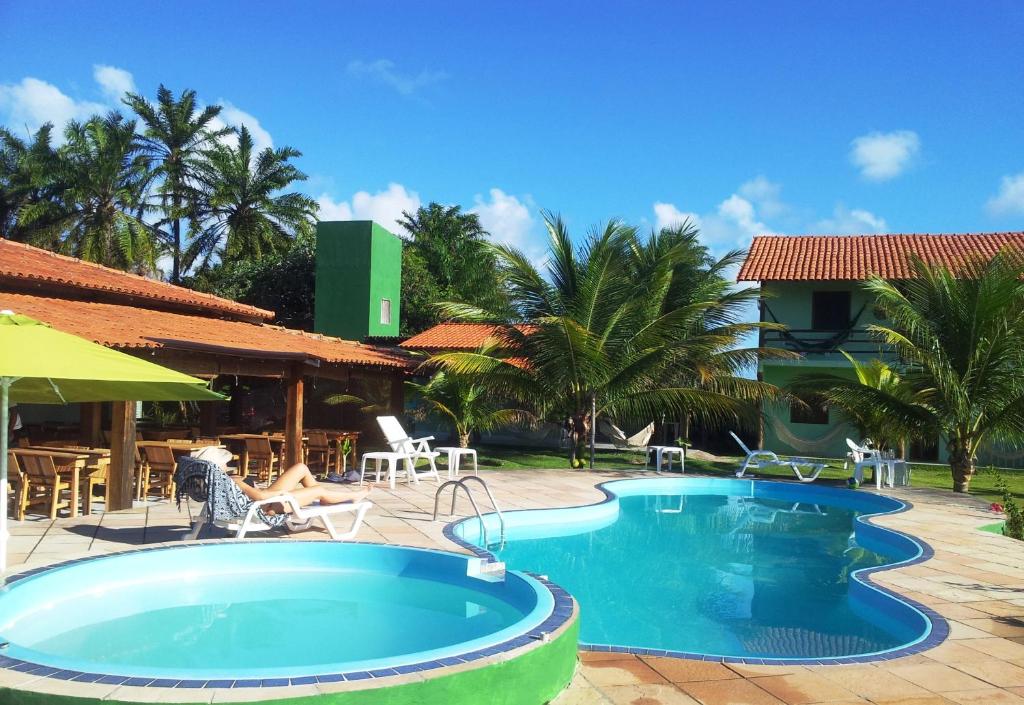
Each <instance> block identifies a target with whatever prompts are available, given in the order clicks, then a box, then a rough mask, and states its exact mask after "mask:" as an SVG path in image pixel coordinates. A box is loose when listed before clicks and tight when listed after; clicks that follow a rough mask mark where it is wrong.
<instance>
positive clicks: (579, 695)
mask: <svg viewBox="0 0 1024 705" xmlns="http://www.w3.org/2000/svg"><path fill="white" fill-rule="evenodd" d="M480 474H481V475H482V476H483V477H484V478H486V480H487V482H488V483H489V484H490V485H491V487H492V490H493V491H494V494H495V496H496V497H497V499H498V501H499V502H500V504H501V507H502V509H529V508H545V507H564V506H572V505H579V504H590V503H593V502H597V501H600V500H602V499H603V498H604V495H603V494H602V493H601V492H600V491H599V490H597V489H596V488H595V485H597V484H598V483H600V482H606V481H608V480H613V479H621V478H627V477H641V476H648V477H649V476H651V474H650V473H647V474H645V473H637V472H599V473H591V472H585V471H567V470H549V471H546V470H523V471H513V470H503V471H486V470H484V471H481V473H480ZM436 487H437V486H436V484H434V483H433V482H423V483H421V484H420V485H418V486H413V487H408V486H405V485H401V484H400V485H399V486H398V488H397V489H395V490H390V489H388V488H386V487H382V488H378V489H376V490H375V492H374V494H373V496H372V497H371V499H372V500H373V502H374V503H375V505H376V506H375V508H374V509H373V510H372V511H371V512H370V514H369V515H368V516H367V520H366V525H365V526H364V528H363V530H362V532H361V533H360V536H359V540H362V541H374V542H382V543H397V544H404V545H409V546H423V547H428V548H442V549H446V550H460V549H459V548H458V547H457V546H455V545H454V544H453V543H451V542H450V541H449V540H448V539H447V538H445V536H444V534H443V527H444V524H445V523H446V521H438V522H433V521H431V514H432V512H433V504H434V499H433V498H434V491H435V490H436ZM859 491H868V490H859ZM886 493H887V494H891V495H892V496H895V497H898V498H901V499H906V500H908V501H910V502H912V503H913V505H914V506H913V508H912V509H911V510H910V511H907V512H903V513H900V514H895V515H891V516H885V517H880V518H878V519H876V520H875V521H876V522H877V523H878V524H880V525H883V526H889V527H892V528H894V529H898V530H900V531H903V532H906V533H909V534H912V535H914V536H917V537H919V538H921V539H923V540H924V541H926V542H927V543H928V544H929V545H930V546H931V547H932V548H933V549H934V551H935V555H934V556H933V557H932V558H931V559H929V560H928V561H926V562H923V563H919V564H917V565H913V566H909V567H906V568H898V569H894V570H891V571H886V572H883V573H879V574H875V575H874V576H873V579H874V580H875V581H876V582H878V583H880V584H883V585H885V586H886V587H889V588H890V589H892V590H894V591H896V592H899V593H901V594H903V595H905V596H907V597H909V598H911V599H913V600H916V601H917V602H920V603H922V604H925V605H927V606H928V607H931V608H932V609H934V610H935V611H936V612H938V613H939V614H941V615H943V616H944V617H945V618H946V619H947V620H948V621H949V624H950V627H951V630H950V635H949V638H948V639H947V640H946V641H945V642H944V643H942V644H941V645H939V646H937V647H935V648H933V649H930V650H928V651H925V652H922V653H919V654H916V655H914V656H909V657H906V658H902V659H897V660H891V661H880V662H877V663H870V664H858V665H851V666H748V665H737V664H722V663H716V662H708V661H689V660H679V659H664V658H650V657H637V656H630V655H624V654H604V653H602V654H599V653H590V652H582V653H581V654H580V658H581V664H580V668H579V670H578V672H577V674H576V677H575V679H574V680H573V682H572V684H571V686H570V687H569V689H568V690H566V691H565V692H564V693H563V694H562V695H561V696H559V697H558V698H557V699H556V700H555V701H554V705H597V704H601V705H608V704H627V703H628V704H629V705H677V704H684V703H685V704H693V703H700V704H702V705H779V704H780V703H783V704H785V705H812V704H816V703H841V704H843V705H854V704H856V703H874V704H875V705H948V704H950V703H960V704H962V705H966V704H978V705H1001V704H1003V703H1020V704H1021V705H1024V542H1017V541H1013V540H1011V539H1007V538H1005V537H1003V536H999V535H996V534H992V533H987V532H983V531H978V530H977V527H980V526H983V525H985V524H991V523H992V521H993V515H992V513H991V512H989V511H988V509H987V505H986V504H985V503H983V502H981V501H979V500H976V499H973V498H971V497H965V496H955V495H953V494H952V493H950V492H942V491H937V490H931V489H923V488H921V489H918V488H901V489H897V490H893V491H888V492H886ZM484 501H485V502H486V500H484ZM448 502H450V499H449V500H448ZM446 504H447V503H446V502H442V511H443V510H444V509H446V508H447V506H446ZM99 507H100V508H102V503H99ZM196 509H197V508H196V507H193V511H196ZM457 510H458V512H459V513H460V514H459V516H465V515H466V513H468V512H469V511H470V508H469V504H468V502H466V501H465V499H460V500H459V504H458V507H457ZM188 524H189V517H188V513H187V512H186V509H185V506H184V505H183V506H182V509H181V511H180V512H179V511H178V509H177V508H176V507H175V506H174V505H173V503H168V502H155V503H148V504H146V505H142V504H140V505H138V506H136V507H135V508H134V509H133V510H129V511H123V512H110V513H101V512H96V513H94V514H92V515H91V516H88V517H78V518H76V519H68V518H60V519H57V520H55V521H50V520H49V519H46V518H41V517H31V518H29V519H27V520H26V521H23V522H13V523H12V524H11V534H12V538H11V546H10V558H9V560H10V572H12V573H16V572H20V571H22V570H25V569H26V568H30V567H37V566H42V565H48V564H51V563H58V562H60V561H64V560H68V559H70V558H76V557H80V556H83V555H88V554H103V553H111V552H115V551H120V550H125V549H128V548H132V547H137V546H140V545H146V544H158V543H163V542H169V541H178V540H180V539H181V537H182V536H183V535H184V534H185V532H186V530H187V528H188ZM257 535H258V534H257ZM294 536H296V537H297V538H303V539H311V538H324V539H326V538H327V535H326V534H325V533H324V532H322V531H320V530H311V531H306V532H302V533H301V534H295V535H294ZM285 540H287V539H285ZM481 702H484V701H481Z"/></svg>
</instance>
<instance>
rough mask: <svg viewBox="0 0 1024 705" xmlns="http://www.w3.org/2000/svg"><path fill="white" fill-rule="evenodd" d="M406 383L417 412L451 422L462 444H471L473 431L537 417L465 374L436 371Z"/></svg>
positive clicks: (531, 419)
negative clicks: (506, 404) (504, 403)
mask: <svg viewBox="0 0 1024 705" xmlns="http://www.w3.org/2000/svg"><path fill="white" fill-rule="evenodd" d="M406 387H407V388H408V389H409V391H411V392H412V394H413V399H414V400H415V402H418V407H417V408H416V410H415V411H414V415H417V416H420V417H423V418H435V419H437V420H439V421H441V422H442V423H444V424H446V425H448V426H449V427H450V428H451V430H452V434H453V436H454V437H455V438H456V439H457V440H458V443H459V447H460V448H466V447H468V446H469V439H470V436H471V435H472V434H473V433H474V432H479V431H490V430H493V429H495V428H498V427H500V426H512V425H516V424H528V423H531V422H532V421H533V418H534V417H533V414H531V413H530V412H528V411H526V410H525V409H514V408H506V407H503V406H502V405H500V404H498V403H497V402H496V400H495V398H494V396H493V395H491V394H490V393H488V390H487V388H486V387H485V386H483V385H480V384H477V383H476V382H474V380H473V379H472V378H471V377H467V376H465V375H457V374H452V373H450V372H443V371H442V372H436V373H435V374H434V375H433V376H432V377H431V378H430V379H429V380H428V381H427V382H425V383H423V384H418V383H415V382H406Z"/></svg>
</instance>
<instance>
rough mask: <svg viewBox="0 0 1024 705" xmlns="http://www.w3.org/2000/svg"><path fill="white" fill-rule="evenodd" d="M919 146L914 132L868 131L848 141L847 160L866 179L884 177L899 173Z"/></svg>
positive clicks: (907, 165)
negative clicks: (848, 155)
mask: <svg viewBox="0 0 1024 705" xmlns="http://www.w3.org/2000/svg"><path fill="white" fill-rule="evenodd" d="M920 150H921V140H920V138H919V137H918V136H917V133H916V132H913V131H911V130H897V131H895V132H872V133H870V134H867V135H862V136H861V137H857V138H856V139H854V140H853V142H851V143H850V161H851V162H853V164H854V166H856V167H857V168H858V169H860V174H861V176H863V177H864V178H865V179H868V180H869V181H888V180H889V179H892V178H895V177H897V176H899V175H900V174H902V173H903V172H904V171H906V169H907V168H908V167H909V166H910V165H911V164H912V163H913V161H914V159H915V158H916V157H917V154H918V152H919V151H920Z"/></svg>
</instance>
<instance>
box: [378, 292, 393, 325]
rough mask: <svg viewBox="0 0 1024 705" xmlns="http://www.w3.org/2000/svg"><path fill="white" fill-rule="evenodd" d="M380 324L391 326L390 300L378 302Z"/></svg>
mask: <svg viewBox="0 0 1024 705" xmlns="http://www.w3.org/2000/svg"><path fill="white" fill-rule="evenodd" d="M385 314H386V315H385ZM380 324H381V325H382V326H390V325H391V299H381V300H380Z"/></svg>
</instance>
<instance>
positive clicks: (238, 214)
mask: <svg viewBox="0 0 1024 705" xmlns="http://www.w3.org/2000/svg"><path fill="white" fill-rule="evenodd" d="M300 156H302V153H301V152H300V151H298V150H297V149H292V148H291V147H282V148H280V149H273V148H271V147H267V148H266V149H264V150H263V151H262V152H260V153H259V154H254V153H253V140H252V135H251V134H250V133H249V130H248V129H246V128H245V127H244V126H243V127H242V128H241V130H240V131H239V134H238V146H237V147H233V146H231V145H228V144H218V145H216V146H215V147H214V148H213V149H211V150H209V151H208V152H207V161H206V163H205V164H203V165H202V167H201V168H200V172H199V173H200V181H201V182H202V184H203V188H204V196H203V197H204V200H205V203H206V205H205V207H204V213H205V219H204V221H203V223H202V224H201V225H202V231H201V232H200V233H198V234H197V236H196V238H195V240H194V241H193V243H192V244H191V245H190V247H189V249H188V253H187V260H188V261H190V262H193V261H196V260H197V259H198V260H201V261H202V266H204V267H205V266H208V265H209V263H210V261H211V259H212V257H213V255H214V254H217V253H219V254H221V259H222V261H225V262H230V261H232V260H236V259H238V258H239V257H243V256H244V257H246V258H250V259H258V258H260V257H262V256H264V255H266V254H280V253H283V252H284V251H285V250H286V249H287V248H288V246H289V244H290V243H291V242H292V240H293V239H294V238H295V236H296V235H298V234H300V233H301V234H308V233H311V232H312V230H313V227H314V225H315V219H316V213H317V204H316V201H314V200H313V199H312V198H309V197H308V196H305V195H303V194H301V193H295V192H291V193H279V192H280V191H282V190H284V189H286V188H288V187H289V186H291V185H292V184H294V183H295V182H296V181H304V180H305V179H306V175H305V174H303V173H302V172H301V171H299V170H298V169H297V168H296V167H295V166H294V165H293V164H290V163H289V160H291V159H293V158H295V157H300Z"/></svg>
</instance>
